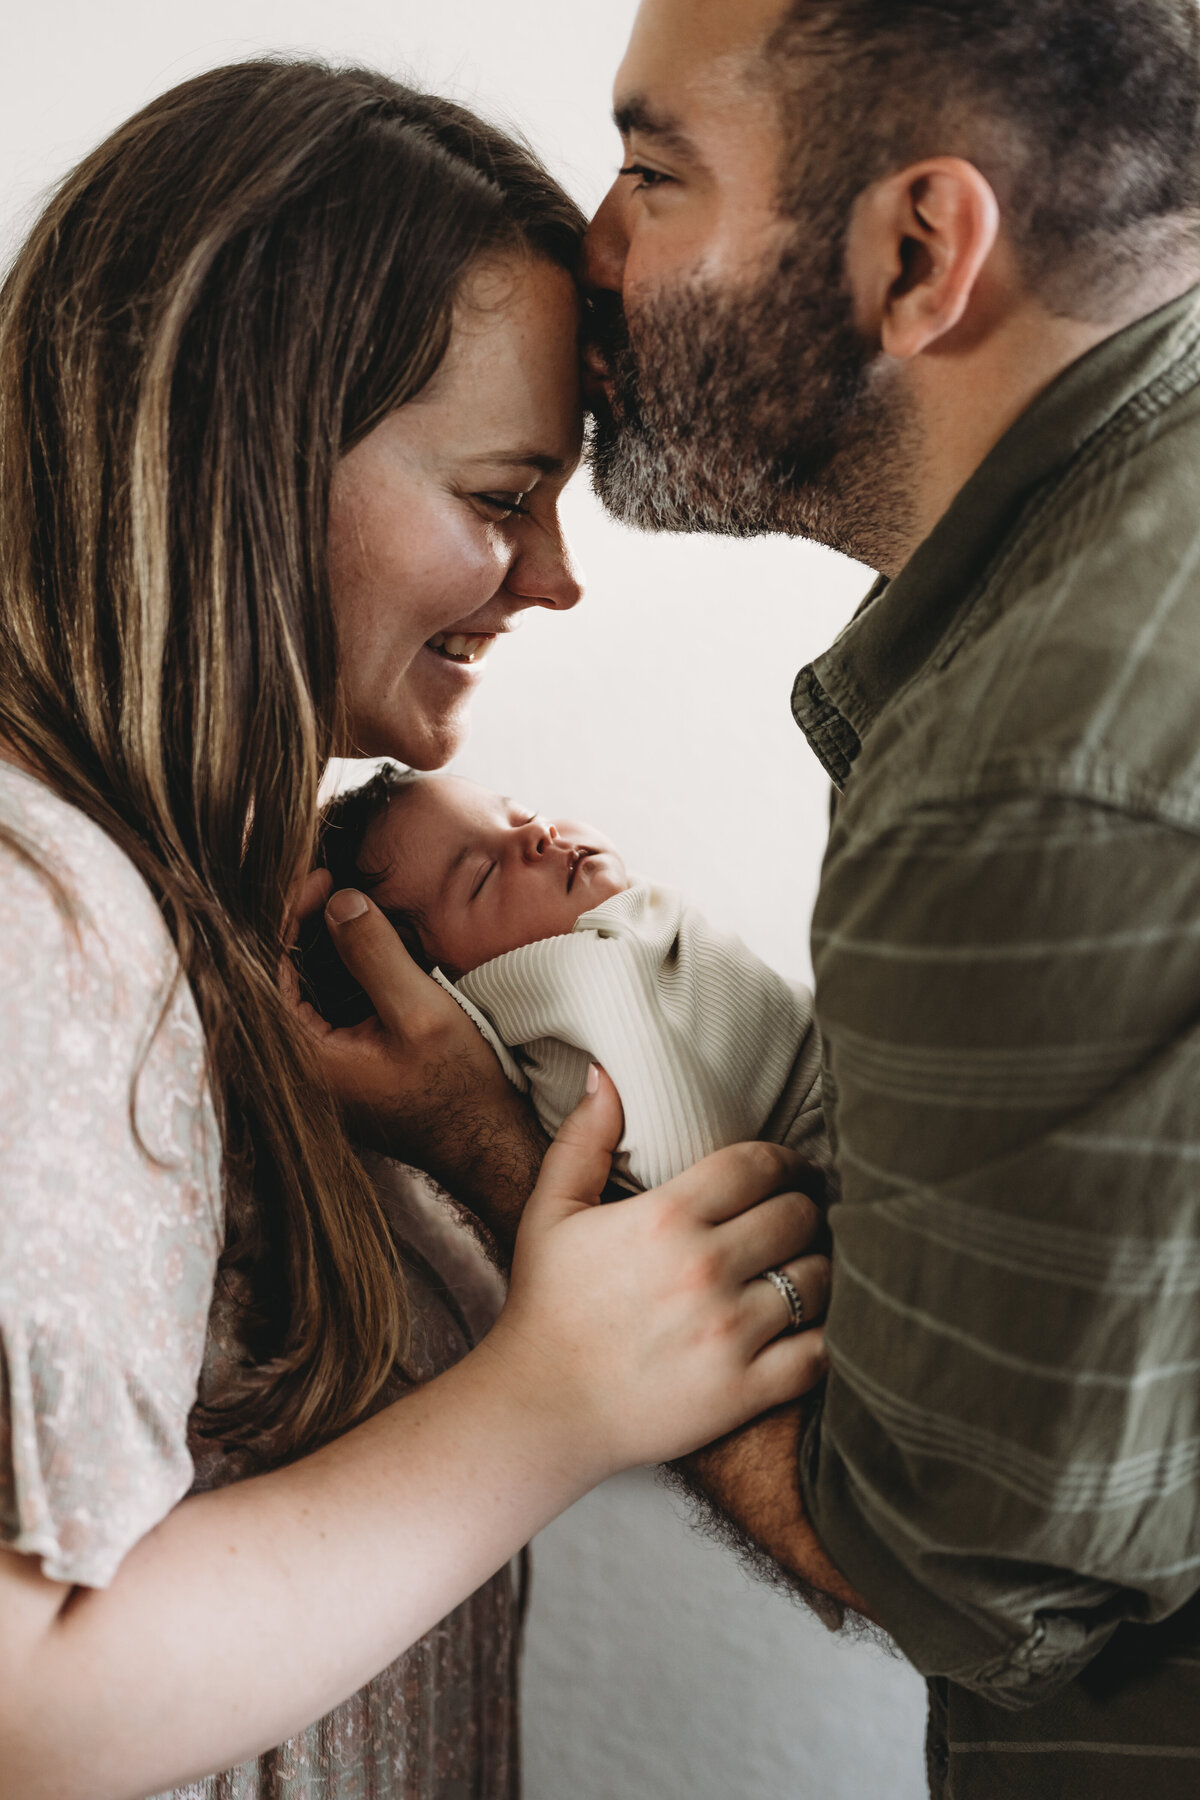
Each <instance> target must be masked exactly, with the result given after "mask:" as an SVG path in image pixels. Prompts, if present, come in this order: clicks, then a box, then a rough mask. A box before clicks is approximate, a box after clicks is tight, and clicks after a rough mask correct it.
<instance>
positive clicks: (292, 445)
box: [0, 61, 582, 1454]
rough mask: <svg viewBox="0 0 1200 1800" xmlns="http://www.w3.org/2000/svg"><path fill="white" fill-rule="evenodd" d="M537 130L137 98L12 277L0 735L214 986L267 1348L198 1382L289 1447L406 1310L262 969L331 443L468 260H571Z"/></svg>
mask: <svg viewBox="0 0 1200 1800" xmlns="http://www.w3.org/2000/svg"><path fill="white" fill-rule="evenodd" d="M581 229H582V219H581V217H580V215H579V213H578V211H577V209H576V208H575V206H574V204H573V203H572V202H571V201H570V200H569V199H568V198H567V196H566V195H565V194H564V193H563V192H562V190H561V189H560V188H559V187H558V186H557V185H556V184H555V183H554V182H553V181H552V180H551V178H550V177H549V176H548V175H547V174H546V172H545V171H544V170H543V169H542V168H541V167H540V165H539V164H538V163H537V162H536V160H535V159H534V158H533V157H532V155H530V154H529V153H528V152H527V151H526V150H524V149H523V148H522V147H520V146H519V145H517V144H515V143H513V142H512V141H511V140H510V139H508V138H507V137H505V136H504V135H503V134H502V133H500V132H498V131H497V130H495V129H493V128H492V127H490V126H488V125H485V124H484V123H482V122H481V121H480V120H478V119H476V118H475V117H473V116H472V115H471V114H470V113H468V112H466V111H465V110H463V109H462V108H459V107H457V106H454V105H452V104H451V103H449V102H447V101H443V100H439V99H436V98H433V97H430V96H428V95H424V94H420V93H416V92H413V91H411V90H409V89H407V88H404V87H401V86H398V85H397V84H395V83H393V82H391V81H389V80H387V79H385V78H384V77H382V76H379V75H376V74H373V73H371V72H368V71H365V70H358V69H341V70H338V69H330V68H328V67H325V66H323V65H320V64H316V63H309V62H287V61H260V62H249V63H243V64H239V65H236V66H234V67H230V68H224V69H216V70H213V71H212V72H211V73H209V74H206V75H202V76H200V77H199V78H197V79H196V80H193V81H189V82H187V83H185V84H184V85H183V86H181V87H178V88H176V89H175V90H173V91H172V92H171V93H169V94H166V95H164V96H163V97H162V98H161V99H159V100H156V101H155V102H154V103H153V104H152V105H150V106H148V107H146V108H145V110H144V111H142V112H140V113H139V114H138V115H137V116H136V117H135V118H133V119H131V120H130V121H129V122H128V124H126V125H124V126H122V127H121V128H120V129H119V130H118V131H116V132H114V133H113V135H112V136H111V137H110V138H109V139H108V140H107V141H106V142H105V143H104V144H102V145H101V146H100V147H99V149H97V150H96V151H95V152H94V153H93V154H92V155H91V156H89V157H88V158H87V160H86V161H85V162H84V163H82V164H81V165H80V167H79V168H78V169H76V170H75V171H74V172H73V173H72V174H71V175H70V176H69V177H68V178H67V179H66V181H65V182H64V183H63V184H62V186H61V187H60V188H59V189H58V191H57V192H56V194H55V195H54V197H53V198H52V200H51V201H50V203H49V205H48V206H47V208H46V210H45V212H44V213H43V215H42V217H41V218H40V219H39V221H38V223H37V224H36V226H35V227H34V229H33V232H32V234H31V235H30V237H29V239H28V241H27V243H26V244H25V246H24V248H23V249H22V250H21V252H20V253H19V255H18V256H17V258H16V261H15V263H14V265H13V267H12V269H11V270H10V272H9V275H8V278H7V280H6V282H5V284H4V287H3V290H2V291H0V736H2V737H3V738H5V739H7V741H8V743H9V744H10V745H11V746H12V747H14V748H15V749H16V750H17V751H18V752H19V753H20V754H22V755H23V756H24V757H25V758H27V759H28V761H29V762H30V763H31V764H32V765H33V766H34V767H36V769H37V770H38V771H39V772H40V773H41V774H42V775H43V776H44V778H45V779H46V781H47V782H48V783H49V784H50V785H51V787H52V788H53V789H54V790H55V791H56V792H57V793H58V794H59V795H60V796H61V797H62V798H63V799H64V800H66V801H68V802H70V803H71V804H73V805H75V806H78V807H80V808H82V810H83V811H84V812H86V813H87V814H88V815H89V816H90V817H91V818H92V819H94V820H95V821H96V822H97V823H98V824H99V825H101V826H102V827H103V828H104V829H105V830H106V831H107V832H108V833H109V834H110V835H111V836H112V837H113V838H114V839H115V840H116V842H117V843H118V844H119V845H120V846H121V848H122V849H123V850H124V851H125V852H126V853H127V854H128V856H129V857H130V858H131V859H132V861H133V863H134V864H135V865H136V867H137V868H138V870H139V871H140V873H141V874H142V876H143V877H144V878H145V880H146V881H147V882H148V883H149V885H150V887H151V889H152V890H153V892H154V893H155V895H156V896H157V897H158V900H159V902H160V904H161V907H162V910H163V914H164V917H165V919H166V921H167V925H168V927H169V929H170V931H171V933H172V935H173V937H174V940H175V943H176V945H177V946H178V951H179V958H180V963H181V966H182V969H183V972H184V974H185V975H186V977H187V979H188V981H189V982H190V984H191V987H192V991H193V993H194V995H195V997H196V1002H197V1005H198V1007H199V1012H200V1018H201V1021H202V1024H203V1028H204V1033H205V1038H206V1043H207V1056H208V1068H209V1077H210V1081H211V1085H212V1090H213V1094H214V1098H215V1101H216V1104H217V1108H218V1114H219V1117H220V1121H221V1129H222V1141H223V1146H224V1167H225V1187H226V1196H227V1203H228V1224H227V1240H226V1255H225V1264H226V1267H228V1268H235V1269H239V1270H240V1271H241V1272H242V1274H243V1275H244V1276H245V1277H247V1278H248V1281H249V1291H250V1293H251V1294H252V1296H253V1304H252V1307H251V1311H250V1320H251V1330H250V1339H249V1345H248V1348H249V1352H250V1360H251V1364H252V1365H253V1366H252V1369H251V1370H250V1371H249V1372H248V1376H247V1379H246V1381H245V1382H244V1383H243V1384H242V1385H241V1386H240V1387H239V1388H238V1389H237V1391H236V1392H234V1393H232V1394H230V1395H228V1396H226V1398H225V1402H224V1404H223V1405H222V1406H221V1408H220V1409H219V1411H217V1412H214V1413H211V1414H210V1415H209V1419H208V1426H209V1429H211V1430H213V1431H215V1432H218V1433H219V1434H220V1436H221V1437H222V1438H224V1439H226V1440H228V1441H230V1442H244V1443H248V1444H254V1443H259V1442H263V1443H265V1442H266V1441H267V1439H268V1438H269V1440H270V1443H271V1445H272V1446H273V1447H274V1449H275V1450H276V1452H278V1451H279V1450H282V1451H283V1452H284V1453H285V1454H292V1453H295V1452H297V1451H299V1450H300V1449H302V1448H304V1447H305V1446H307V1445H310V1444H312V1443H315V1442H317V1441H320V1440H323V1439H326V1438H328V1437H330V1436H332V1435H334V1434H335V1433H336V1432H338V1431H339V1430H341V1429H343V1428H345V1427H346V1426H347V1425H348V1424H350V1423H351V1422H352V1421H353V1420H354V1419H356V1418H358V1417H360V1416H361V1415H362V1414H363V1412H364V1411H365V1410H366V1408H367V1407H368V1406H369V1405H370V1403H371V1401H372V1399H373V1398H374V1397H375V1396H376V1395H377V1393H378V1392H379V1389H380V1387H381V1386H382V1384H383V1382H384V1381H385V1380H386V1378H387V1376H388V1374H389V1372H390V1370H391V1369H392V1367H393V1365H394V1363H395V1360H396V1357H397V1355H398V1354H399V1353H400V1351H401V1350H402V1347H403V1343H404V1337H405V1323H406V1320H405V1308H404V1301H403V1289H402V1285H401V1282H400V1279H399V1271H398V1269H397V1266H396V1261H395V1256H394V1252H393V1249H392V1245H391V1241H390V1238H389V1234H388V1231H387V1227H386V1224H385V1221H384V1219H383V1217H382V1215H381V1212H380V1208H379V1205H378V1202H377V1200H376V1197H375V1194H374V1191H373V1189H372V1187H371V1184H370V1183H369V1181H368V1180H367V1178H366V1176H365V1174H364V1172H363V1171H362V1169H361V1167H360V1165H359V1164H358V1162H357V1161H356V1159H355V1157H354V1155H353V1153H352V1151H351V1149H350V1148H349V1146H348V1145H347V1143H346V1141H345V1138H344V1135H343V1132H342V1129H341V1126H340V1122H339V1119H338V1117H337V1114H336V1110H335V1107H334V1104H333V1102H332V1099H331V1097H330V1095H329V1093H328V1091H327V1089H326V1088H325V1087H324V1085H323V1083H322V1081H321V1078H320V1075H319V1072H318V1070H317V1067H316V1064H315V1062H314V1059H313V1056H312V1053H311V1051H310V1049H309V1047H308V1045H307V1044H306V1042H305V1040H304V1039H303V1037H302V1035H301V1034H300V1032H299V1031H298V1030H297V1028H296V1027H295V1025H294V1023H293V1021H292V1019H291V1017H290V1015H289V1013H288V1010H287V1008H286V1006H285V1005H284V1003H283V1001H282V999H281V996H280V992H279V987H278V981H277V970H278V965H279V960H280V957H281V955H282V953H283V951H284V947H285V939H286V935H287V906H288V897H289V892H290V890H291V887H292V884H293V882H294V880H295V877H296V875H297V872H299V871H302V870H303V869H304V868H306V867H307V863H308V859H309V857H310V853H311V850H312V846H313V843H314V840H315V831H316V816H317V787H318V783H319V780H320V776H321V772H322V769H323V766H324V764H325V762H326V760H327V758H328V756H329V755H330V753H331V751H332V750H333V749H334V747H335V745H336V744H337V742H338V733H339V730H340V719H339V707H340V698H339V685H338V673H337V658H336V644H335V634H334V625H333V618H332V614H331V609H330V601H329V593H328V585H327V578H326V567H325V542H326V517H327V511H328V501H329V488H330V479H331V475H332V472H333V468H334V465H335V462H336V460H337V457H338V455H339V453H341V452H342V451H344V450H345V449H346V448H348V447H349V446H350V445H351V444H353V443H354V442H355V441H356V440H357V439H359V438H361V437H362V436H363V435H364V434H365V433H366V432H367V431H369V430H370V428H371V427H372V425H374V424H375V423H377V422H378V421H379V420H380V419H381V418H383V417H384V415H385V414H386V413H388V412H389V411H391V410H392V409H393V408H395V407H398V406H402V405H403V404H404V403H405V402H406V401H408V400H411V399H412V398H413V396H414V395H415V394H417V393H419V391H420V390H421V388H422V387H423V386H424V385H425V383H426V382H427V381H428V379H429V378H430V376H431V375H432V374H433V372H434V370H435V369H436V368H437V366H438V364H439V362H440V360H441V358H442V356H443V354H444V352H445V349H446V346H447V343H448V340H449V335H450V330H451V322H452V313H453V308H454V304H455V300H456V297H457V295H458V294H459V292H460V290H461V287H462V283H463V279H464V276H465V275H466V274H467V272H468V271H469V270H470V269H471V268H472V266H473V265H474V264H476V263H477V262H478V260H479V259H480V258H481V257H486V256H490V255H495V254H503V253H505V252H510V251H512V252H519V251H522V250H524V251H530V252H533V253H534V254H538V255H544V256H547V257H550V258H552V259H553V260H555V261H557V262H559V263H561V264H563V265H564V266H572V265H573V262H574V259H575V256H576V253H577V250H578V244H579V238H580V233H581Z"/></svg>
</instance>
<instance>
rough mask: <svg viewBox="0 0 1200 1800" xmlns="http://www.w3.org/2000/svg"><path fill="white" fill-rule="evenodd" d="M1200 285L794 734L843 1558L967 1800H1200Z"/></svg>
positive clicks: (835, 1489) (961, 533)
mask: <svg viewBox="0 0 1200 1800" xmlns="http://www.w3.org/2000/svg"><path fill="white" fill-rule="evenodd" d="M1198 294H1200V290H1194V291H1193V292H1192V293H1191V294H1188V295H1186V296H1184V297H1183V298H1182V299H1181V300H1178V301H1175V302H1173V303H1172V304H1171V305H1170V306H1168V307H1165V308H1163V309H1162V310H1161V311H1159V312H1157V313H1155V314H1154V315H1152V316H1151V317H1149V318H1146V319H1143V320H1141V321H1139V322H1138V323H1137V324H1135V325H1134V326H1132V327H1130V328H1129V329H1127V330H1125V331H1123V332H1121V333H1120V334H1119V335H1118V336H1116V337H1114V338H1111V339H1110V340H1108V341H1107V342H1106V343H1104V344H1102V345H1100V346H1099V347H1098V348H1097V349H1095V350H1094V351H1092V352H1091V353H1090V354H1089V355H1087V356H1086V357H1084V358H1083V359H1082V360H1081V361H1079V362H1077V363H1076V364H1074V365H1073V366H1072V367H1071V368H1070V369H1068V370H1067V371H1066V373H1065V374H1064V375H1062V376H1061V377H1060V378H1059V380H1058V381H1057V382H1056V383H1055V384H1054V385H1053V386H1052V387H1051V388H1050V389H1049V390H1048V391H1047V392H1046V393H1045V394H1043V395H1042V396H1041V397H1040V398H1039V399H1038V400H1037V401H1036V402H1035V404H1034V405H1033V406H1032V407H1031V408H1030V409H1029V411H1028V412H1027V413H1026V414H1025V415H1024V416H1023V417H1022V418H1021V419H1020V420H1019V421H1018V422H1017V424H1016V425H1015V426H1014V427H1013V428H1012V429H1011V430H1010V431H1009V432H1008V434H1007V435H1006V436H1005V437H1004V439H1003V440H1002V441H1001V442H1000V443H999V444H998V445H997V447H996V448H995V449H994V450H993V451H992V452H991V454H990V455H989V456H988V458H987V459H986V461H985V462H984V463H983V464H982V466H981V467H980V468H979V469H978V471H977V472H976V473H975V475H974V476H973V477H972V478H971V480H970V481H969V482H968V483H967V485H966V487H965V488H964V489H963V490H962V492H961V493H960V494H959V496H958V497H957V499H956V500H955V501H954V503H953V505H952V506H951V508H950V510H949V511H948V512H947V514H946V515H945V517H944V518H943V519H942V520H941V521H940V523H939V524H938V525H937V527H936V528H935V530H934V531H933V533H932V534H931V536H930V537H929V538H928V539H927V540H926V541H925V543H924V544H922V545H921V547H920V548H919V549H918V550H917V552H916V553H915V554H914V556H913V557H912V559H911V561H910V562H909V563H908V565H907V566H906V567H905V568H904V569H903V571H902V572H901V573H900V574H899V575H898V576H897V577H896V578H895V579H894V580H893V581H891V582H885V581H881V582H879V583H877V584H876V586H875V588H874V589H873V590H872V592H871V594H870V595H869V596H868V599H867V602H866V603H865V605H864V607H863V608H862V610H861V611H860V612H859V614H858V616H857V617H856V618H855V620H854V621H853V622H852V624H851V625H850V626H849V627H848V628H847V630H846V631H845V632H843V634H842V635H841V637H840V638H839V639H838V641H837V642H836V643H835V644H834V645H833V647H832V649H830V650H829V651H828V652H827V654H826V655H825V656H823V657H821V658H820V659H818V661H817V662H816V663H815V664H813V665H812V667H810V668H808V669H806V670H804V671H802V673H801V674H800V676H799V677H798V679H797V682H796V688H795V693H794V697H793V706H794V710H795V714H796V718H797V721H798V722H799V724H800V725H801V727H802V729H803V730H804V731H805V733H806V734H807V736H808V738H809V741H810V743H811V744H812V747H813V748H814V750H815V751H816V753H817V755H818V756H819V757H820V758H821V760H822V762H823V763H824V764H825V766H826V768H827V769H828V771H829V773H830V774H831V775H832V777H833V780H834V782H835V784H836V785H837V787H838V788H839V789H840V790H841V791H840V795H839V797H838V801H837V805H836V809H835V817H834V822H833V828H832V832H831V837H830V842H829V848H828V852H827V856H826V860H825V866H824V871H823V875H822V881H821V889H820V894H819V898H818V902H817V909H816V914H815V918H814V924H813V959H814V964H815V968H816V977H817V981H816V991H817V1014H818V1020H819V1023H820V1026H821V1029H822V1032H823V1036H824V1043H825V1061H826V1106H827V1113H828V1119H829V1124H830V1127H831V1132H832V1135H833V1140H834V1145H835V1153H836V1167H837V1172H838V1177H839V1181H840V1189H841V1197H840V1201H839V1202H838V1204H836V1205H835V1206H834V1207H833V1209H832V1212H831V1224H832V1229H833V1236H834V1242H835V1270H836V1274H835V1283H834V1297H833V1302H832V1306H831V1309H830V1315H829V1327H828V1339H829V1348H830V1353H831V1358H832V1372H831V1375H830V1378H829V1382H828V1388H827V1393H826V1398H825V1402H824V1407H823V1411H822V1413H821V1414H820V1415H819V1416H818V1417H817V1418H816V1420H815V1421H814V1423H813V1425H812V1427H811V1428H810V1431H809V1434H808V1438H807V1441H806V1446H805V1467H804V1481H805V1489H806V1495H807V1501H808V1505H809V1507H810V1509H811V1514H812V1518H813V1521H814V1523H815V1525H816V1527H817V1530H818V1532H819V1534H820V1536H821V1538H822V1540H823V1542H824V1544H825V1546H826V1548H827V1550H828V1551H829V1554H830V1555H831V1556H832V1557H833V1559H834V1561H835V1562H836V1563H837V1564H838V1566H839V1567H840V1568H841V1569H842V1570H844V1572H845V1574H846V1575H847V1577H848V1578H849V1579H850V1581H851V1582H853V1584H854V1585H855V1586H856V1587H857V1588H858V1589H859V1591H860V1592H861V1593H862V1594H863V1595H864V1596H865V1597H866V1598H867V1599H868V1600H869V1601H870V1603H871V1605H872V1607H873V1608H874V1609H876V1610H877V1612H878V1615H879V1617H880V1618H881V1619H882V1621H883V1622H884V1623H885V1625H886V1626H887V1627H888V1629H889V1631H891V1632H892V1633H893V1635H894V1636H895V1638H896V1641H897V1642H898V1643H899V1645H900V1646H901V1648H902V1649H903V1650H904V1651H905V1652H906V1654H907V1655H908V1656H909V1657H910V1658H911V1659H912V1661H913V1662H914V1663H915V1664H916V1666H917V1667H918V1668H919V1669H921V1670H922V1671H923V1672H924V1673H925V1674H926V1675H928V1676H930V1677H932V1678H934V1680H933V1690H932V1698H933V1708H932V1722H931V1736H930V1778H931V1785H932V1787H933V1791H934V1793H935V1794H937V1795H943V1796H953V1800H984V1797H988V1800H991V1797H992V1796H1000V1795H1005V1796H1009V1795H1011V1796H1016V1795H1020V1796H1021V1797H1022V1800H1036V1797H1040V1796H1046V1797H1047V1800H1049V1797H1050V1796H1054V1797H1055V1800H1061V1797H1062V1796H1070V1795H1075V1794H1079V1795H1086V1796H1087V1797H1088V1800H1107V1797H1108V1796H1110V1795H1111V1796H1114V1797H1115V1796H1117V1795H1120V1796H1121V1797H1122V1800H1128V1796H1129V1795H1131V1794H1135V1795H1141V1794H1146V1795H1150V1794H1153V1795H1154V1796H1155V1797H1156V1800H1169V1797H1172V1796H1175V1795H1180V1796H1182V1795H1184V1794H1187V1795H1189V1796H1193V1795H1195V1794H1196V1793H1200V1602H1197V1603H1196V1604H1194V1605H1189V1603H1190V1602H1192V1601H1193V1596H1195V1595H1196V1594H1197V1590H1198V1589H1200V297H1198Z"/></svg>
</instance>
